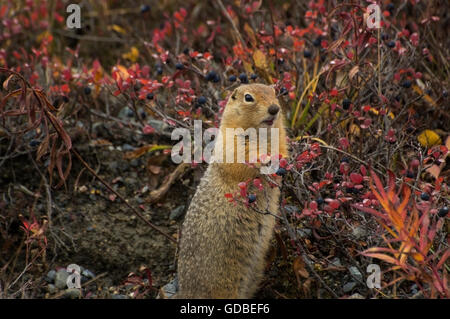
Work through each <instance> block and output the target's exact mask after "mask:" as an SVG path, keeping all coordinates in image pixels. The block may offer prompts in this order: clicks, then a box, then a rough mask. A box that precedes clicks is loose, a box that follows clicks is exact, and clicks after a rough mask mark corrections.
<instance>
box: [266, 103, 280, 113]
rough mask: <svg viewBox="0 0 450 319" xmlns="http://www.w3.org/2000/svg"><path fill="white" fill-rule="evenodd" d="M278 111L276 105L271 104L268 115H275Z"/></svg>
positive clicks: (278, 108)
mask: <svg viewBox="0 0 450 319" xmlns="http://www.w3.org/2000/svg"><path fill="white" fill-rule="evenodd" d="M279 110H280V107H279V106H278V105H276V104H272V105H271V106H269V110H268V111H269V114H270V115H277V113H278V111H279Z"/></svg>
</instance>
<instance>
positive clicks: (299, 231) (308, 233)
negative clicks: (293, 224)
mask: <svg viewBox="0 0 450 319" xmlns="http://www.w3.org/2000/svg"><path fill="white" fill-rule="evenodd" d="M311 233H312V232H311V229H308V228H300V229H297V234H298V235H299V236H300V237H302V238H306V237H310V236H311Z"/></svg>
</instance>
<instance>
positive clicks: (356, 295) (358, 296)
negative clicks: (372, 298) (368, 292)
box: [348, 293, 364, 299]
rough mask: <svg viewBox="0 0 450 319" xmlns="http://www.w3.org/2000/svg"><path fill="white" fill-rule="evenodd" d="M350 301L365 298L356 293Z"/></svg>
mask: <svg viewBox="0 0 450 319" xmlns="http://www.w3.org/2000/svg"><path fill="white" fill-rule="evenodd" d="M348 299H364V297H363V296H361V295H360V294H359V293H354V294H353V295H351V296H350V297H348Z"/></svg>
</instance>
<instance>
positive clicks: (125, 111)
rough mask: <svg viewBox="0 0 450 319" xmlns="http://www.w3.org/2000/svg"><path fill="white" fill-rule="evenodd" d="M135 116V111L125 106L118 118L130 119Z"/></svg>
mask: <svg viewBox="0 0 450 319" xmlns="http://www.w3.org/2000/svg"><path fill="white" fill-rule="evenodd" d="M130 115H131V116H130ZM133 116H134V111H133V110H132V109H131V108H129V107H128V106H125V107H124V108H123V109H122V110H120V112H119V115H118V118H119V119H121V120H129V119H130V117H133Z"/></svg>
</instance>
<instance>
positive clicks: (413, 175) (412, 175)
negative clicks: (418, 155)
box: [406, 171, 416, 178]
mask: <svg viewBox="0 0 450 319" xmlns="http://www.w3.org/2000/svg"><path fill="white" fill-rule="evenodd" d="M406 177H408V178H415V177H416V175H415V174H414V172H411V171H407V172H406Z"/></svg>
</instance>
